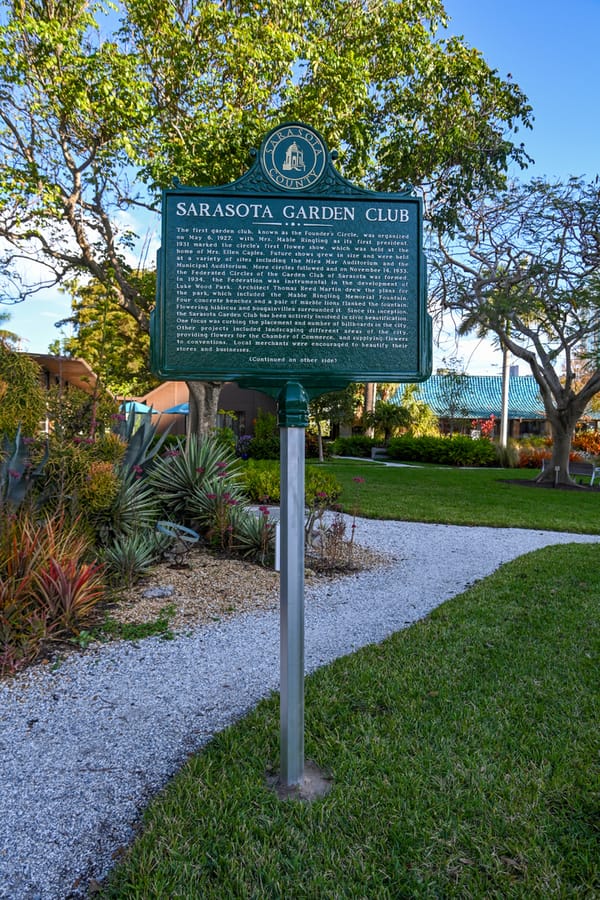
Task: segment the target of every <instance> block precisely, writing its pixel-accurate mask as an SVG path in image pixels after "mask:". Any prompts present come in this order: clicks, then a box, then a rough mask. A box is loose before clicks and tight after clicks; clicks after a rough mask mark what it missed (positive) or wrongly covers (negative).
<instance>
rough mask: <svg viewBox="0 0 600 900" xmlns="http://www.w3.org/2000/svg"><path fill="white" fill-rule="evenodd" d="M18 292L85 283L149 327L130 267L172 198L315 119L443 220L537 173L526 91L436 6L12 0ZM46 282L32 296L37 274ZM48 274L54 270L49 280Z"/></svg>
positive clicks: (355, 171)
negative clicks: (137, 226)
mask: <svg viewBox="0 0 600 900" xmlns="http://www.w3.org/2000/svg"><path fill="white" fill-rule="evenodd" d="M0 21H1V22H2V25H1V26H0V236H1V237H3V238H5V240H6V242H7V243H6V247H7V248H8V249H6V250H4V251H3V253H2V260H1V262H2V267H1V268H2V271H3V272H5V273H7V276H6V277H7V280H8V284H7V285H6V293H5V296H7V297H10V298H11V299H12V300H19V299H22V298H23V297H25V296H27V295H28V294H30V293H32V292H34V291H36V290H39V289H40V288H41V287H44V286H49V285H53V284H57V283H62V282H64V280H65V279H67V278H72V277H73V276H77V275H81V273H85V274H87V275H88V276H92V277H93V278H95V279H97V280H98V281H99V282H100V283H101V284H103V285H104V286H105V287H107V288H109V289H110V290H111V291H112V292H113V293H114V295H115V296H116V297H117V299H118V302H119V303H120V304H121V306H122V307H123V308H124V309H125V310H126V311H127V312H128V313H129V314H131V315H132V316H133V317H134V318H135V319H136V321H137V322H138V324H139V326H140V327H141V329H142V330H147V327H148V314H147V309H146V308H145V306H144V303H143V302H142V294H141V293H140V286H139V284H137V283H136V282H135V280H133V279H132V278H131V277H130V276H131V271H132V270H131V267H130V266H128V265H127V264H126V259H127V255H128V254H130V252H131V249H132V246H133V244H134V241H135V235H134V230H133V228H132V213H135V212H136V211H138V210H139V209H140V208H146V209H151V208H154V206H155V204H156V201H157V196H158V195H157V188H158V187H161V186H166V185H168V184H170V183H171V179H172V178H173V176H178V177H179V178H180V179H181V180H182V181H183V182H184V183H190V184H216V183H224V182H228V181H230V180H232V179H234V178H236V177H237V176H239V175H240V174H241V173H242V172H243V171H244V170H245V169H246V168H247V161H248V151H249V149H250V148H251V147H252V146H257V145H258V143H259V141H260V139H261V137H262V136H263V134H264V133H265V132H266V130H267V129H268V128H269V127H271V126H272V125H274V124H276V123H278V122H281V121H283V120H286V119H287V120H291V119H299V120H304V121H307V122H309V123H310V124H312V125H314V126H315V127H317V128H319V129H320V130H321V131H322V132H323V134H324V136H325V138H326V140H327V141H328V143H329V146H330V147H331V148H332V149H333V148H337V149H339V150H340V154H341V155H340V166H341V169H342V171H343V173H344V174H345V175H346V176H348V177H350V178H352V179H356V180H359V181H363V182H364V183H365V184H367V185H369V186H371V187H374V188H385V189H388V190H397V189H399V188H402V187H403V186H404V185H406V184H407V183H411V184H413V185H416V186H419V187H421V188H422V189H423V190H424V192H425V195H426V197H427V199H428V209H429V211H430V214H431V216H432V218H433V219H434V220H435V221H436V222H438V223H443V222H446V223H448V222H450V223H451V222H452V221H454V220H455V218H456V208H457V203H458V202H459V200H466V199H468V198H469V197H470V196H471V195H472V193H473V192H474V191H476V190H480V189H483V188H489V187H498V186H499V185H501V184H502V183H503V180H504V175H505V171H506V167H507V165H508V163H510V162H511V161H516V162H517V163H520V164H524V163H526V161H527V156H526V153H525V151H524V149H523V146H522V145H521V144H519V143H516V142H515V140H514V139H513V138H514V133H515V131H516V130H517V129H518V128H519V127H527V126H529V124H530V112H531V111H530V107H529V105H528V104H527V101H526V98H525V97H524V95H523V93H522V92H521V90H520V89H519V88H518V86H516V85H515V84H513V83H512V82H511V81H510V80H504V79H502V78H500V77H499V76H498V74H497V73H496V72H495V71H494V70H492V69H491V68H490V67H489V66H488V65H487V63H486V62H485V61H484V59H483V58H482V56H481V54H480V53H479V52H478V51H477V50H475V49H473V48H470V47H469V46H468V45H467V44H466V43H465V42H464V41H463V40H460V39H458V38H451V39H446V38H444V37H440V36H439V31H440V29H441V28H443V26H444V25H445V23H446V14H445V11H444V7H443V5H442V3H441V2H438V0H414V2H410V3H408V2H404V3H397V2H395V0H384V2H366V3H355V2H347V0H313V2H310V3H298V2H297V0H291V2H282V0H270V2H268V3H265V4H262V5H256V4H255V3H253V2H247V0H242V2H237V3H217V2H205V3H193V2H188V0H181V2H177V3H173V2H172V0H124V2H120V3H115V4H114V6H113V4H110V5H109V4H103V3H101V2H98V3H89V2H87V0H71V2H68V3H56V2H53V0H20V2H19V3H12V2H7V0H4V2H0ZM23 257H25V258H26V259H31V260H36V261H37V262H38V263H40V264H41V265H42V269H43V272H44V273H45V274H42V275H41V276H38V274H37V272H36V278H35V283H33V282H32V283H29V284H27V283H25V281H24V277H23V274H22V272H23V268H22V265H21V266H19V263H20V262H22V259H23ZM38 272H39V270H38Z"/></svg>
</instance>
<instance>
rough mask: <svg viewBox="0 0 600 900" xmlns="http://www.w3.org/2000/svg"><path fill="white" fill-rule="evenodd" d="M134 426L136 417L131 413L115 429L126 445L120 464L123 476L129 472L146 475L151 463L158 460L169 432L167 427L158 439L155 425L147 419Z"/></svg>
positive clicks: (169, 428)
mask: <svg viewBox="0 0 600 900" xmlns="http://www.w3.org/2000/svg"><path fill="white" fill-rule="evenodd" d="M135 426H136V417H135V413H133V412H132V413H130V414H129V416H127V417H126V418H125V419H123V420H122V421H121V424H120V426H119V428H118V429H117V433H118V434H119V437H121V439H122V440H123V441H124V442H125V443H126V444H127V450H126V451H125V455H124V457H123V460H122V462H121V471H122V472H123V473H124V474H125V475H128V474H129V473H130V472H135V473H136V474H141V473H147V472H148V470H149V468H150V464H151V463H152V461H153V460H155V459H157V458H158V454H159V453H160V451H161V449H162V447H163V445H164V443H165V441H166V439H167V436H168V434H169V432H170V430H171V426H170V425H169V427H168V428H166V429H165V431H164V432H163V433H162V434H161V435H160V437H157V428H156V425H153V424H152V423H151V422H149V421H148V420H147V419H144V421H143V422H142V424H141V425H139V426H138V427H137V428H136V427H135Z"/></svg>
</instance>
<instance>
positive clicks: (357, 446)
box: [331, 434, 381, 457]
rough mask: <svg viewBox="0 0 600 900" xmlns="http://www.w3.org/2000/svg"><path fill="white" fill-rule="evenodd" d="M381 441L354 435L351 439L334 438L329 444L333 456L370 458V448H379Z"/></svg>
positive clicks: (362, 435)
mask: <svg viewBox="0 0 600 900" xmlns="http://www.w3.org/2000/svg"><path fill="white" fill-rule="evenodd" d="M380 443H381V441H376V440H375V439H374V438H370V437H367V436H366V435H364V434H354V435H352V437H339V438H336V439H335V440H334V441H333V443H332V444H331V452H332V453H333V454H334V456H364V457H370V456H371V448H372V447H377V446H379V445H380Z"/></svg>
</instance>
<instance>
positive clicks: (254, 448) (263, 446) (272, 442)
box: [245, 435, 280, 459]
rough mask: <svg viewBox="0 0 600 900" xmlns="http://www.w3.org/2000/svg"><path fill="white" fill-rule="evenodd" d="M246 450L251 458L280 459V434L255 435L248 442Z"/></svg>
mask: <svg viewBox="0 0 600 900" xmlns="http://www.w3.org/2000/svg"><path fill="white" fill-rule="evenodd" d="M245 452H246V455H247V456H248V457H249V458H250V459H279V454H280V441H279V435H272V436H271V437H264V438H259V437H253V438H252V440H251V441H249V442H248V443H247V444H246V447H245Z"/></svg>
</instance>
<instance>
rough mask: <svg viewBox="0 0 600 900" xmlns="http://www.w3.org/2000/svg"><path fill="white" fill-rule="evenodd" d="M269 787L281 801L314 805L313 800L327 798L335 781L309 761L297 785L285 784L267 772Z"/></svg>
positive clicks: (275, 775)
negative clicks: (297, 801) (295, 801)
mask: <svg viewBox="0 0 600 900" xmlns="http://www.w3.org/2000/svg"><path fill="white" fill-rule="evenodd" d="M267 785H268V787H269V788H270V789H271V790H272V791H273V792H274V793H275V794H277V796H278V797H279V799H280V800H300V801H301V802H303V803H312V801H313V800H319V799H320V798H321V797H325V796H327V794H328V793H329V791H330V790H331V788H332V787H333V779H332V778H331V776H330V775H329V774H328V773H326V772H323V771H322V770H321V769H319V767H318V766H317V765H316V764H315V763H314V762H313V761H312V760H310V759H307V760H306V761H305V763H304V773H303V775H302V778H301V779H300V781H299V782H298V783H297V784H284V783H283V782H282V781H281V778H280V777H279V776H278V775H277V774H275V773H272V772H267Z"/></svg>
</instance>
